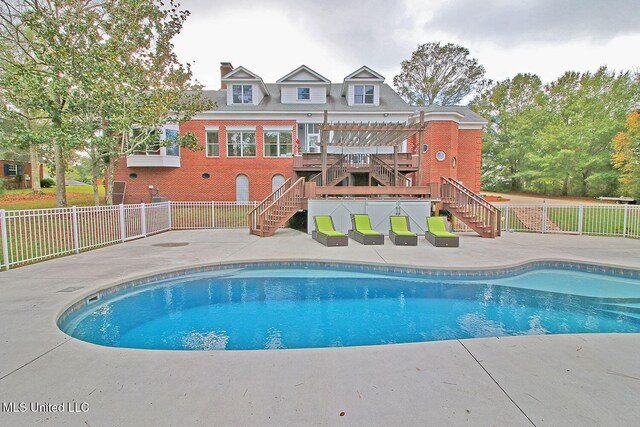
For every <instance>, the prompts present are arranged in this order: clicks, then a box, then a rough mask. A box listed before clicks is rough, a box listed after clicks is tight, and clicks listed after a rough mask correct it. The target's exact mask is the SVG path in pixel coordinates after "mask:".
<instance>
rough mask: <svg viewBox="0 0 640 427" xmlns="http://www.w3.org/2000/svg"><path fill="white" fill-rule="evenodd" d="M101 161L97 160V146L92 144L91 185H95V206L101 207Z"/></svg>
mask: <svg viewBox="0 0 640 427" xmlns="http://www.w3.org/2000/svg"><path fill="white" fill-rule="evenodd" d="M99 161H100V159H98V158H96V146H95V145H94V144H93V143H91V185H93V205H94V206H100V193H99V192H98V179H99V173H100V171H99V170H98V163H99Z"/></svg>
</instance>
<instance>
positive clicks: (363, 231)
mask: <svg viewBox="0 0 640 427" xmlns="http://www.w3.org/2000/svg"><path fill="white" fill-rule="evenodd" d="M349 237H351V238H352V239H353V240H355V241H356V242H359V243H362V244H363V245H384V235H383V234H382V233H379V232H377V231H376V230H372V229H371V220H369V215H367V214H351V230H349Z"/></svg>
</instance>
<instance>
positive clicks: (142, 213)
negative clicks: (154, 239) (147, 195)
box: [140, 203, 147, 237]
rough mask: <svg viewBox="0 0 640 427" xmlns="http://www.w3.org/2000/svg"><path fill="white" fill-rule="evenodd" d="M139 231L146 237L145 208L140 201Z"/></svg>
mask: <svg viewBox="0 0 640 427" xmlns="http://www.w3.org/2000/svg"><path fill="white" fill-rule="evenodd" d="M140 231H141V232H142V235H143V236H144V237H147V209H146V208H145V205H144V203H140Z"/></svg>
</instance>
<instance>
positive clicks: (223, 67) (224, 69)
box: [220, 62, 233, 89]
mask: <svg viewBox="0 0 640 427" xmlns="http://www.w3.org/2000/svg"><path fill="white" fill-rule="evenodd" d="M232 71H233V65H231V62H221V63H220V89H226V88H227V85H226V84H224V82H223V81H222V78H223V77H224V76H226V75H227V74H229V73H230V72H232Z"/></svg>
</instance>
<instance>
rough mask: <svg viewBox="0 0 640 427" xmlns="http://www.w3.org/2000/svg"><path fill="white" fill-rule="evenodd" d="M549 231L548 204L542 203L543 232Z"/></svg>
mask: <svg viewBox="0 0 640 427" xmlns="http://www.w3.org/2000/svg"><path fill="white" fill-rule="evenodd" d="M546 232H547V205H546V204H544V205H542V234H544V233H546Z"/></svg>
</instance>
